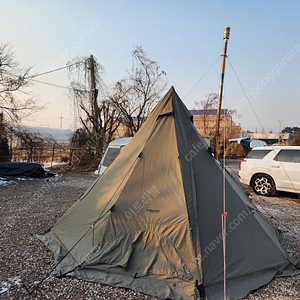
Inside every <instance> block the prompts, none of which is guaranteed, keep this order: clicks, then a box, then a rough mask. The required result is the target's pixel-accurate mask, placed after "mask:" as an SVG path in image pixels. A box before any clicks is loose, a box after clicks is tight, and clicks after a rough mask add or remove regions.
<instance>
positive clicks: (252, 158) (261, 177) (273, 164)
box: [239, 146, 300, 196]
mask: <svg viewBox="0 0 300 300" xmlns="http://www.w3.org/2000/svg"><path fill="white" fill-rule="evenodd" d="M239 179H240V182H241V183H244V184H246V185H250V186H251V187H252V188H253V190H254V191H255V192H256V193H257V194H259V195H269V196H270V195H274V194H275V192H276V191H285V192H292V193H300V146H266V147H257V148H254V149H252V150H251V151H250V152H249V154H248V155H247V156H246V158H244V159H243V160H242V161H241V162H240V165H239Z"/></svg>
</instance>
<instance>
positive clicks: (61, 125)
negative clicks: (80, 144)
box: [60, 115, 63, 129]
mask: <svg viewBox="0 0 300 300" xmlns="http://www.w3.org/2000/svg"><path fill="white" fill-rule="evenodd" d="M62 119H63V117H62V115H60V129H62Z"/></svg>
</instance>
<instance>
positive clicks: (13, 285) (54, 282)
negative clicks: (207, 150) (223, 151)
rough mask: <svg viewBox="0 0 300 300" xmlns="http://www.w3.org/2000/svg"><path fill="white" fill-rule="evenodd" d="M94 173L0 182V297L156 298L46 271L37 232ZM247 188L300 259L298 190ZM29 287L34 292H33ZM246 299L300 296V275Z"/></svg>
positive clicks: (48, 256) (47, 260)
mask: <svg viewBox="0 0 300 300" xmlns="http://www.w3.org/2000/svg"><path fill="white" fill-rule="evenodd" d="M228 170H229V171H230V172H231V173H232V174H233V175H234V176H235V177H236V172H237V163H236V162H231V163H228ZM95 179H96V176H95V175H94V174H91V173H84V174H68V175H64V176H58V177H56V178H55V179H52V180H45V179H40V180H30V181H28V180H26V181H20V180H15V181H13V182H10V183H9V184H7V185H1V186H0V226H1V233H0V299H142V300H143V299H152V300H154V299H156V298H154V297H150V296H147V295H144V294H141V293H138V292H134V291H129V290H126V289H121V288H114V287H110V286H106V285H101V284H96V283H89V282H84V281H81V280H77V279H73V278H62V279H59V278H56V277H54V276H52V275H50V276H48V272H49V271H50V270H51V269H52V267H53V255H52V253H51V252H50V251H48V250H47V249H46V247H45V246H44V245H43V244H42V243H41V242H40V241H39V240H37V239H36V238H35V237H34V235H35V234H38V233H43V232H45V231H47V230H48V229H49V228H50V227H51V226H52V225H53V224H54V223H55V222H56V221H57V220H58V218H59V217H60V216H62V215H63V214H64V212H65V211H66V210H67V209H68V208H69V207H70V206H71V205H72V204H73V203H74V202H75V201H76V200H77V199H78V198H79V196H80V195H81V194H82V193H83V192H84V191H85V190H86V189H87V187H88V186H89V185H91V184H92V183H93V182H94V180H95ZM247 190H248V191H249V192H250V195H251V197H252V201H253V202H254V203H255V205H256V206H257V207H258V208H259V209H260V211H261V212H262V213H263V214H264V215H265V217H266V218H267V219H268V221H269V222H270V223H271V224H272V225H273V226H275V227H276V228H278V229H279V230H280V231H281V235H280V237H281V244H282V245H283V248H284V249H285V251H286V252H287V253H288V254H289V255H290V256H292V257H293V258H296V259H298V260H299V261H300V251H299V249H300V247H299V245H300V218H299V215H300V200H299V198H298V196H297V195H295V194H287V193H281V194H279V195H278V196H276V197H258V196H256V195H255V194H254V193H253V192H252V191H251V190H250V189H249V188H247ZM26 288H27V289H28V290H29V291H30V292H33V291H34V292H33V293H32V294H31V295H30V294H29V293H28V291H26ZM35 290H36V291H35ZM245 299H248V300H250V299H251V300H254V299H300V276H296V277H285V278H277V279H274V280H273V281H272V282H271V283H270V284H268V285H267V286H265V287H263V288H261V289H259V290H257V291H255V292H253V293H251V294H250V295H249V296H248V297H247V298H245Z"/></svg>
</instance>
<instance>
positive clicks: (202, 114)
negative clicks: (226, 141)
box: [190, 109, 240, 137]
mask: <svg viewBox="0 0 300 300" xmlns="http://www.w3.org/2000/svg"><path fill="white" fill-rule="evenodd" d="M228 112H229V111H228V109H222V110H221V120H220V133H221V134H222V133H223V132H224V128H225V132H226V136H232V134H234V135H236V134H240V125H235V124H234V122H233V121H232V116H231V114H229V113H228ZM190 113H191V114H192V116H193V119H194V125H195V127H196V129H197V130H198V132H199V133H200V135H202V136H214V135H215V131H216V127H217V121H218V120H217V119H218V117H217V110H216V109H210V110H203V109H197V110H190ZM237 132H238V133H237ZM238 137H239V136H238Z"/></svg>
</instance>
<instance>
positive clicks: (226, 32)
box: [215, 27, 230, 159]
mask: <svg viewBox="0 0 300 300" xmlns="http://www.w3.org/2000/svg"><path fill="white" fill-rule="evenodd" d="M229 35H230V27H225V28H224V37H223V40H224V47H223V54H222V56H223V58H222V66H221V76H220V87H219V100H218V110H217V127H216V135H215V157H216V159H218V158H219V155H220V152H221V151H220V119H221V107H222V97H223V83H224V75H225V64H226V57H227V44H228V40H229Z"/></svg>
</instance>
